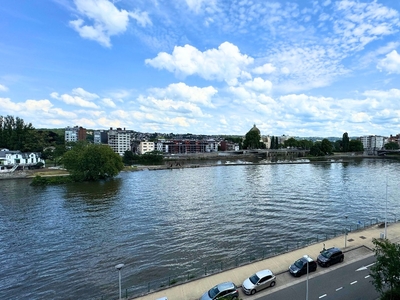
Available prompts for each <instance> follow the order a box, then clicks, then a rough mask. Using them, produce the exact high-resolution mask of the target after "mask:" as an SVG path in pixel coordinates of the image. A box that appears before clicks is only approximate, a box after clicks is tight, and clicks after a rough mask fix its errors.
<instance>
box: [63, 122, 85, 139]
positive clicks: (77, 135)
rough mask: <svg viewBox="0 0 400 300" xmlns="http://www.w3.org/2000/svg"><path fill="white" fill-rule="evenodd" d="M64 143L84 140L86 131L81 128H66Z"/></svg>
mask: <svg viewBox="0 0 400 300" xmlns="http://www.w3.org/2000/svg"><path fill="white" fill-rule="evenodd" d="M64 138H65V142H77V141H85V140H86V129H85V128H83V127H80V126H79V127H78V126H75V127H69V126H68V127H67V128H65V134H64Z"/></svg>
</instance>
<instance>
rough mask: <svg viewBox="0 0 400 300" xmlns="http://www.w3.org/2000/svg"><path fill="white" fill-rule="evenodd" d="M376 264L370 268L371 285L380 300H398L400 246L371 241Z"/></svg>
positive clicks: (383, 240)
mask: <svg viewBox="0 0 400 300" xmlns="http://www.w3.org/2000/svg"><path fill="white" fill-rule="evenodd" d="M372 243H373V244H374V245H375V248H374V252H375V258H376V263H375V265H373V266H372V267H371V277H372V279H373V281H372V283H373V284H374V286H375V289H376V290H377V291H378V292H379V293H380V294H381V299H387V300H396V299H400V268H399V266H400V244H396V243H392V242H390V241H389V240H388V239H373V240H372Z"/></svg>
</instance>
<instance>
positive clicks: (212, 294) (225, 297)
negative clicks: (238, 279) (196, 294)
mask: <svg viewBox="0 0 400 300" xmlns="http://www.w3.org/2000/svg"><path fill="white" fill-rule="evenodd" d="M237 299H239V291H238V289H237V287H236V285H235V284H234V283H233V282H224V283H220V284H218V285H216V286H214V287H213V288H212V289H210V290H209V291H208V292H206V293H204V295H203V296H201V298H200V300H237Z"/></svg>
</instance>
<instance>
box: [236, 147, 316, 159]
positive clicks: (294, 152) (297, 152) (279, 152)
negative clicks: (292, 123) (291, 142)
mask: <svg viewBox="0 0 400 300" xmlns="http://www.w3.org/2000/svg"><path fill="white" fill-rule="evenodd" d="M234 153H235V154H261V155H263V156H266V157H274V156H295V157H304V156H306V155H307V154H308V153H310V150H301V149H290V148H289V149H288V148H285V149H253V150H241V151H235V152H234Z"/></svg>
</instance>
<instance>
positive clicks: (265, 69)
mask: <svg viewBox="0 0 400 300" xmlns="http://www.w3.org/2000/svg"><path fill="white" fill-rule="evenodd" d="M275 70H276V67H274V65H272V64H271V63H268V64H264V65H262V66H260V67H257V68H254V69H253V73H254V74H271V73H273V72H275Z"/></svg>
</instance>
